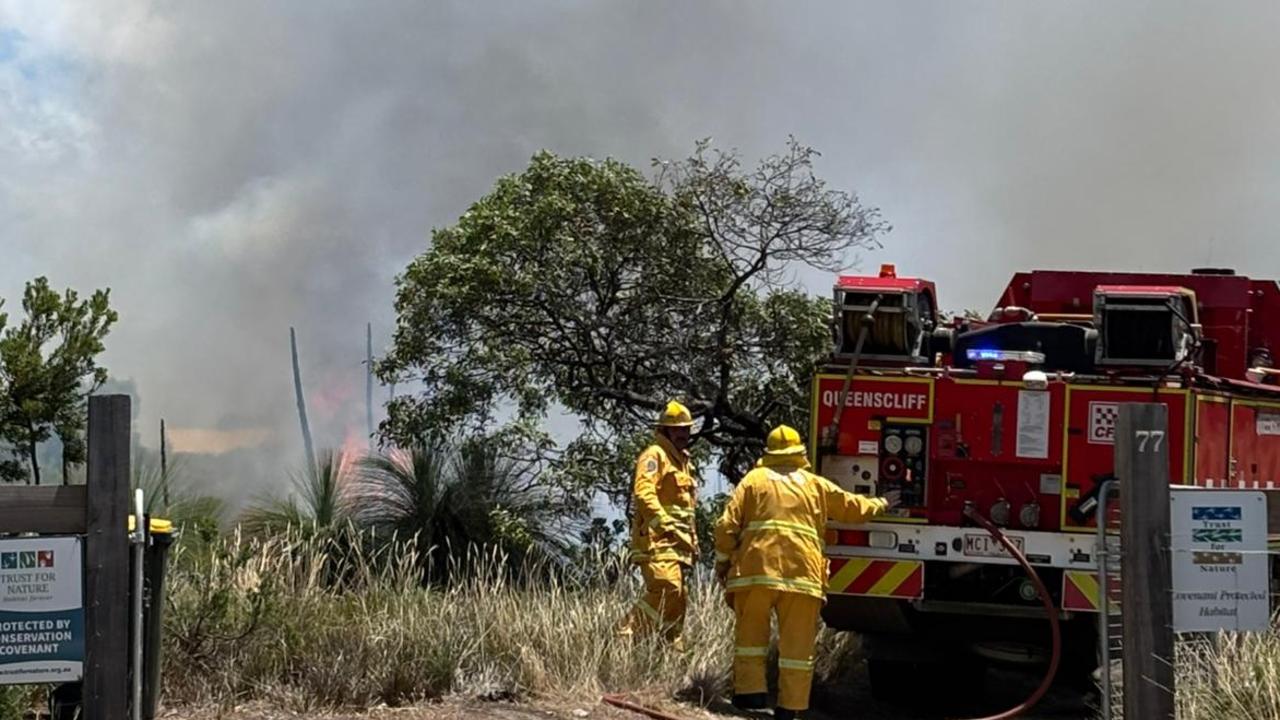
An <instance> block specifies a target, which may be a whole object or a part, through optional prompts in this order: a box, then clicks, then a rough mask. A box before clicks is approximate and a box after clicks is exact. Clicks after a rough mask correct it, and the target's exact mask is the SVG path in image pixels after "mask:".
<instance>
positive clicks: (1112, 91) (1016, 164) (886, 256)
mask: <svg viewBox="0 0 1280 720" xmlns="http://www.w3.org/2000/svg"><path fill="white" fill-rule="evenodd" d="M1277 30H1280V5H1276V4H1275V3H1266V2H1257V3H1252V2H1233V3H1230V4H1224V3H1204V2H1174V1H1170V0H1165V1H1161V2H1110V3H1097V2H1055V3H1010V2H976V1H972V2H960V1H943V0H939V1H937V2H920V1H914V0H902V1H889V0H885V1H883V2H848V1H846V0H841V1H838V2H836V1H832V2H819V1H817V0H811V1H809V2H804V3H783V2H773V3H765V2H752V1H744V0H736V1H729V0H726V1H724V2H705V1H704V2H683V1H681V2H677V1H676V0H661V1H658V2H639V1H634V2H612V3H599V2H575V1H573V0H561V1H558V2H543V1H540V0H524V1H522V2H474V1H470V2H444V1H435V2H382V1H378V0H368V1H367V2H358V3H352V2H327V1H325V0H295V1H292V2H288V1H281V2H273V3H261V2H240V1H237V0H226V1H223V2H217V3H207V2H172V1H166V2H146V1H143V0H94V1H92V2H87V1H86V2H74V1H68V2H59V3H49V2H42V1H40V0H29V1H25V2H23V1H18V0H0V297H4V298H8V299H9V309H10V310H12V309H13V306H14V305H16V304H17V300H18V298H19V296H20V292H21V288H22V285H23V283H24V282H25V281H26V280H28V279H30V278H32V277H34V276H36V275H47V276H48V277H49V278H50V280H51V281H52V282H53V283H54V284H55V285H56V286H59V287H65V286H70V287H75V288H77V289H79V290H81V291H82V292H88V291H89V290H91V289H93V288H99V287H109V288H111V292H112V299H113V302H114V304H115V306H116V307H117V309H118V310H119V311H120V313H121V322H120V323H119V325H118V326H117V328H116V329H115V330H114V332H113V333H112V335H111V336H110V338H109V340H108V348H107V352H106V353H105V355H104V358H103V360H104V363H105V364H106V365H107V366H108V367H109V368H110V370H111V372H112V374H113V376H115V377H117V378H120V379H121V380H129V381H132V382H133V383H134V384H135V386H136V387H137V392H138V394H139V395H140V398H141V407H140V409H139V415H138V422H139V426H140V428H141V431H142V435H143V442H144V443H145V444H150V445H154V444H156V440H155V437H154V436H155V434H156V433H157V432H158V424H159V420H160V418H162V417H163V418H165V419H166V421H167V425H168V427H169V428H170V429H171V430H172V431H173V432H172V435H173V441H174V444H175V446H177V447H178V449H185V450H189V451H215V450H217V451H221V450H237V451H238V455H236V457H239V458H240V460H239V461H237V462H236V463H231V462H230V460H229V461H228V464H227V465H226V466H225V471H224V472H223V473H222V474H223V475H225V476H226V477H223V478H220V479H219V481H218V482H221V483H225V484H226V485H227V488H229V489H228V493H229V494H232V495H235V496H237V497H240V496H243V495H244V494H245V493H247V492H249V491H251V490H255V489H261V488H260V486H262V485H270V483H271V482H272V481H271V479H270V478H272V477H280V476H281V472H282V468H284V467H286V466H288V465H290V464H293V465H296V464H297V463H290V462H286V459H287V458H293V457H297V458H299V459H300V458H301V451H300V441H299V440H298V433H297V430H296V415H295V409H294V401H293V394H292V385H291V378H290V370H289V348H288V330H289V327H290V326H293V327H296V328H297V332H298V336H299V344H300V351H301V356H302V370H303V379H304V382H305V383H306V386H307V392H308V402H309V405H310V407H309V411H310V414H311V417H312V420H313V424H314V425H315V431H316V435H317V444H319V445H324V446H334V445H340V444H342V443H344V442H345V443H350V442H352V441H353V439H355V440H357V441H358V439H359V436H360V435H361V434H363V432H364V402H363V401H364V398H363V393H364V376H363V372H364V371H363V366H362V361H363V359H364V328H365V323H366V322H370V323H372V324H373V329H374V339H375V344H376V346H377V349H380V348H381V347H383V346H384V345H385V344H386V342H387V341H388V338H389V334H390V331H391V327H392V324H393V322H394V314H393V309H392V300H393V296H394V284H393V283H394V278H395V276H396V274H397V273H398V272H400V271H402V270H403V269H404V267H405V266H406V265H407V264H408V263H409V261H410V260H412V258H413V257H415V256H416V255H417V254H419V253H421V252H423V251H424V250H425V249H426V248H427V247H428V245H429V238H430V232H431V229H432V228H433V227H441V226H445V225H448V224H450V223H451V222H453V221H454V220H455V219H456V218H457V217H458V215H459V214H460V213H461V212H462V211H464V210H465V208H466V207H467V205H468V203H469V202H471V201H474V200H475V199H477V198H479V197H480V196H481V195H483V194H484V192H485V191H486V190H487V189H488V188H489V187H490V186H491V185H492V183H493V181H494V180H495V178H497V177H498V176H500V175H502V174H506V173H511V172H517V171H519V170H520V169H521V168H522V167H523V166H524V165H525V164H526V163H527V162H528V160H529V158H530V156H531V155H533V154H534V153H535V152H536V151H538V150H539V149H543V148H546V149H550V150H552V151H554V152H557V153H561V154H567V155H590V156H594V157H604V156H612V157H617V158H620V159H623V160H626V161H629V162H633V163H637V164H647V163H648V161H649V160H650V159H651V158H653V157H679V156H682V155H685V154H687V153H688V152H689V151H690V150H691V149H692V147H693V144H694V142H695V141H696V140H697V139H699V138H704V137H709V138H712V139H713V141H714V142H715V143H716V144H717V145H719V146H721V147H726V148H737V149H739V150H740V151H741V152H742V153H743V154H744V155H745V156H746V157H748V158H754V157H758V156H760V155H762V154H765V153H770V152H773V151H777V150H780V149H782V147H783V146H784V143H785V141H786V138H787V136H788V135H794V136H795V137H796V138H797V139H799V140H800V141H801V142H803V143H806V144H808V145H811V146H813V147H815V148H817V149H818V150H819V151H820V152H821V153H822V157H821V159H820V161H819V165H818V170H819V173H820V174H821V175H822V176H823V177H824V178H825V179H827V180H828V181H829V182H830V183H831V184H832V185H833V186H834V187H837V188H840V189H844V190H848V191H851V192H855V193H857V195H858V196H859V198H860V199H861V200H862V201H863V202H864V203H865V204H867V205H870V206H874V207H878V208H880V209H881V212H882V213H883V216H884V218H885V219H886V220H887V221H888V222H890V223H891V224H892V225H893V230H892V231H891V232H890V233H888V234H887V235H885V236H884V237H883V238H882V241H883V243H884V249H883V250H880V251H876V252H874V253H869V254H866V255H864V256H863V257H862V259H861V264H862V266H863V268H864V269H874V267H875V266H876V265H878V264H879V263H881V262H893V263H895V264H896V265H897V267H898V270H899V273H900V274H904V275H913V276H921V277H926V278H929V279H931V280H934V281H935V282H937V283H938V288H939V295H940V298H939V300H940V304H941V305H942V306H943V307H945V308H949V309H957V310H958V309H963V308H982V309H985V308H988V307H990V305H991V303H992V302H993V301H994V300H995V299H996V297H997V296H998V295H999V292H1000V290H1001V289H1002V288H1003V286H1004V284H1005V282H1007V280H1008V278H1009V276H1010V275H1011V274H1012V273H1013V272H1015V271H1017V270H1024V269H1032V268H1080V269H1105V268H1117V269H1129V270H1170V271H1178V270H1185V269H1189V268H1191V267H1194V266H1202V265H1216V266H1233V267H1236V268H1238V269H1239V270H1241V271H1242V272H1244V273H1246V274H1249V275H1253V276H1260V277H1274V276H1276V275H1278V274H1280V250H1277V249H1276V248H1277V244H1276V242H1275V238H1274V233H1275V228H1277V227H1280V193H1277V190H1278V189H1280V188H1278V187H1277V185H1280V142H1277V141H1278V140H1280V85H1277V83H1276V81H1275V78H1274V76H1273V73H1274V68H1276V67H1280V43H1276V42H1275V37H1276V36H1277ZM798 277H799V278H801V280H802V281H803V282H804V283H805V284H806V285H807V286H808V287H809V288H810V289H812V290H813V291H814V292H815V293H823V294H825V293H826V292H827V289H828V288H829V286H830V284H831V278H830V277H827V276H825V275H822V274H819V273H811V272H806V273H800V274H799V275H798ZM227 457H228V458H230V457H232V456H227ZM273 463H274V464H273Z"/></svg>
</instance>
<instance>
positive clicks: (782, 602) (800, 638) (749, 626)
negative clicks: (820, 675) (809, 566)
mask: <svg viewBox="0 0 1280 720" xmlns="http://www.w3.org/2000/svg"><path fill="white" fill-rule="evenodd" d="M821 611H822V600H821V599H819V598H816V597H813V596H812V595H805V594H802V593H795V592H786V591H782V590H775V589H772V588H767V587H749V588H743V589H741V590H737V591H735V592H734V593H733V612H734V615H736V616H737V625H736V632H735V633H734V638H735V639H734V657H733V692H734V694H736V695H750V694H755V693H764V692H768V686H767V684H766V681H765V659H766V658H767V657H768V655H769V625H770V620H771V619H772V618H771V616H772V615H773V614H775V613H776V614H777V616H778V707H781V708H785V709H787V710H796V711H800V710H808V709H809V688H810V686H811V685H812V684H813V644H814V642H815V641H816V640H817V637H818V614H819V613H820V612H821Z"/></svg>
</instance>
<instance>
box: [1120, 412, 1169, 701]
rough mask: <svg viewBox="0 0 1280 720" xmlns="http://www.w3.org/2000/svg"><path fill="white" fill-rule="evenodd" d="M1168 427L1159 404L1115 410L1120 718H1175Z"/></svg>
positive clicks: (1165, 414) (1164, 414)
mask: <svg viewBox="0 0 1280 720" xmlns="http://www.w3.org/2000/svg"><path fill="white" fill-rule="evenodd" d="M1167 429H1168V408H1167V407H1166V406H1164V405H1161V404H1157V403H1124V404H1122V405H1121V406H1120V414H1119V417H1118V418H1117V422H1116V435H1115V438H1116V450H1115V462H1116V476H1117V477H1118V478H1119V480H1120V504H1121V512H1122V513H1123V515H1122V518H1121V523H1120V526H1121V531H1120V532H1121V539H1122V546H1121V547H1122V548H1123V560H1122V563H1121V569H1120V573H1121V578H1122V580H1121V582H1122V585H1123V593H1122V595H1123V599H1122V608H1121V612H1122V614H1123V616H1124V643H1123V644H1124V716H1125V717H1127V718H1143V719H1144V720H1146V719H1148V718H1150V719H1151V720H1165V719H1166V718H1168V719H1170V720H1172V718H1173V717H1174V714H1173V713H1174V674H1173V593H1172V588H1173V565H1172V562H1171V560H1172V556H1171V552H1170V549H1169V525H1170V516H1169V512H1170V511H1169V442H1168V440H1169V439H1168V435H1167ZM1103 671H1104V672H1106V670H1105V669H1104V670H1103Z"/></svg>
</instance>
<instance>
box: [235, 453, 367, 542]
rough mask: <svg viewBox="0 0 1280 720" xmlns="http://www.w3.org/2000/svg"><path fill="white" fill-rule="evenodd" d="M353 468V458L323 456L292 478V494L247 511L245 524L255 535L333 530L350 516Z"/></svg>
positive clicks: (266, 498)
mask: <svg viewBox="0 0 1280 720" xmlns="http://www.w3.org/2000/svg"><path fill="white" fill-rule="evenodd" d="M353 467H354V463H353V460H352V458H350V457H348V456H347V455H345V454H344V453H343V452H341V451H338V450H329V451H326V452H323V453H321V455H320V457H319V458H317V460H316V464H315V466H314V467H312V468H310V469H308V470H307V471H304V472H302V473H299V474H297V475H295V476H294V477H293V478H292V480H293V483H292V484H293V492H292V493H291V494H289V495H287V496H285V497H283V498H282V497H278V496H268V497H265V498H262V499H261V500H259V501H258V502H257V503H256V504H254V505H253V506H251V507H250V508H249V509H248V510H246V511H245V513H244V515H243V517H242V518H241V524H242V525H243V527H244V528H245V529H246V530H248V531H249V532H251V533H254V534H271V533H278V532H281V531H283V530H285V529H288V528H300V527H305V528H309V529H310V530H311V531H314V532H326V531H328V530H331V529H333V528H334V527H336V526H338V525H339V524H341V523H344V522H345V521H346V520H347V518H348V515H349V509H350V505H349V503H348V497H347V491H348V486H349V481H350V478H351V475H352V472H353Z"/></svg>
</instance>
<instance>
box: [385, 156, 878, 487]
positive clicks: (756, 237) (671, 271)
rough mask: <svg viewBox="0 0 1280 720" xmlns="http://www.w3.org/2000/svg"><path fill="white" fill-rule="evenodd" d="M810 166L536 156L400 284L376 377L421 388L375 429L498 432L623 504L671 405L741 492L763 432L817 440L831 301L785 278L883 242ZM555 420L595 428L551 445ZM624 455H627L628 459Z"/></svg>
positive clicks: (390, 433)
mask: <svg viewBox="0 0 1280 720" xmlns="http://www.w3.org/2000/svg"><path fill="white" fill-rule="evenodd" d="M816 156H817V153H816V152H815V151H814V150H812V149H811V148H808V147H805V146H802V145H800V144H799V143H797V142H796V141H795V140H794V139H793V140H791V141H790V142H789V143H788V144H787V147H786V149H785V150H784V151H783V152H782V153H780V154H777V155H773V156H770V157H767V158H765V159H763V160H762V161H761V162H760V163H759V164H758V165H757V166H756V167H755V168H754V169H750V170H748V169H744V168H743V167H742V164H741V160H740V158H739V156H738V155H737V154H736V153H733V152H722V151H718V150H714V149H713V148H711V147H710V145H709V144H707V143H705V142H704V143H700V144H698V146H697V148H696V151H695V152H694V154H693V155H692V156H691V157H689V158H687V159H684V160H681V161H676V162H658V161H655V163H654V168H655V173H654V175H653V177H651V178H650V177H646V176H645V175H644V174H642V173H641V172H639V171H637V170H636V169H634V168H632V167H630V166H628V165H626V164H623V163H620V162H617V161H614V160H605V161H600V162H597V161H593V160H590V159H585V158H561V157H557V156H555V155H552V154H550V153H547V152H542V153H539V154H537V155H535V156H534V157H533V160H532V162H531V163H530V165H529V167H528V168H527V169H525V170H524V171H523V172H521V173H519V174H517V175H511V176H507V177H503V178H501V179H499V180H498V181H497V183H496V184H495V186H494V188H493V190H492V191H491V192H490V193H489V194H488V195H486V196H485V197H483V198H481V199H480V200H479V201H477V202H476V203H475V204H473V205H472V206H471V207H470V208H469V209H468V210H467V211H466V213H464V214H463V215H462V217H460V218H459V219H458V221H457V223H456V224H455V225H453V226H451V227H446V228H443V229H439V230H436V231H435V232H434V233H433V236H432V241H433V242H432V246H431V248H430V249H429V250H428V251H427V252H425V253H423V254H422V255H421V256H419V257H418V258H417V259H415V260H414V261H413V263H412V264H411V265H410V266H409V268H408V269H407V270H406V272H405V273H404V274H403V275H402V276H401V277H400V278H398V280H397V295H396V312H397V318H398V320H397V327H396V331H395V336H394V342H393V345H392V348H391V350H390V352H389V353H388V355H387V356H386V357H385V358H383V359H382V361H381V363H380V367H379V373H380V375H381V377H382V378H383V379H384V380H386V381H388V382H398V383H401V385H402V386H403V385H404V384H405V383H409V382H417V383H420V385H421V388H422V390H421V392H420V393H418V394H417V395H404V394H401V395H399V396H397V397H396V398H395V399H394V400H393V401H392V402H391V403H390V405H389V406H388V413H389V417H388V419H387V421H386V422H384V423H383V425H382V427H381V431H382V434H383V436H384V439H385V440H387V441H390V442H399V443H404V442H412V441H413V439H415V438H418V437H423V436H426V435H429V434H431V433H433V432H439V431H442V430H449V431H455V430H457V429H459V428H466V429H470V430H475V431H481V430H483V429H484V428H487V427H491V426H492V425H493V424H494V423H495V418H497V417H499V415H500V414H508V413H509V414H510V415H511V419H510V420H508V421H507V424H506V428H507V429H508V430H514V431H516V432H517V434H521V435H522V436H523V437H525V438H527V439H528V440H530V441H531V442H532V443H533V445H534V447H537V448H539V449H540V450H541V451H542V456H543V457H544V458H545V459H546V460H547V461H548V462H549V465H548V469H549V470H550V471H552V472H553V473H554V477H557V478H559V479H561V480H571V481H576V482H578V483H579V484H585V485H587V486H588V487H593V486H594V487H596V488H598V489H603V490H605V491H607V492H609V493H610V494H611V495H612V496H613V497H614V498H615V499H620V498H622V497H623V496H625V488H626V485H627V480H628V479H629V478H628V477H627V476H628V475H629V471H628V470H627V465H628V464H629V459H628V458H626V457H623V456H621V455H620V451H619V448H621V447H623V446H626V445H629V444H634V443H635V442H636V438H637V437H640V436H643V435H644V434H646V433H647V431H646V430H645V428H646V427H647V426H648V424H649V423H650V422H651V421H652V418H653V417H654V415H655V413H656V412H657V411H658V410H659V409H660V408H661V407H662V406H663V405H664V404H665V402H666V401H667V399H668V398H670V397H679V398H681V399H683V400H684V402H685V403H686V404H687V405H689V406H690V407H691V409H692V410H693V411H694V413H695V414H696V415H698V416H700V417H701V418H702V420H703V424H702V426H701V429H700V431H699V432H698V434H697V437H698V438H700V439H701V440H703V441H705V442H706V443H707V445H708V446H709V449H708V450H704V452H705V453H706V454H707V455H708V456H709V457H713V458H715V459H718V461H719V465H720V469H721V471H722V472H724V473H725V474H726V475H727V476H728V477H730V478H731V479H736V478H737V477H739V476H740V475H741V474H742V473H743V472H744V471H745V470H746V469H747V468H748V467H749V464H750V462H751V461H752V460H753V459H754V457H755V455H756V453H757V452H758V451H759V449H760V447H761V446H762V444H763V439H764V436H765V434H766V433H767V430H768V427H769V426H770V424H772V423H776V422H789V423H794V424H797V426H798V427H805V423H804V420H805V418H806V417H807V415H808V403H807V401H806V398H807V396H808V383H809V381H810V375H811V372H812V370H813V368H814V363H815V360H817V359H818V358H820V357H821V356H822V355H824V354H825V353H826V352H827V351H828V349H829V345H830V342H831V331H830V301H829V300H828V299H826V298H816V297H812V296H810V295H808V294H807V293H805V292H804V291H803V290H801V289H799V288H798V287H797V286H796V284H795V281H794V277H793V275H792V271H793V269H794V268H795V266H797V265H807V266H810V267H814V268H818V269H821V270H825V271H829V272H835V271H837V270H839V269H840V268H842V267H845V266H846V265H847V264H848V263H850V262H851V261H852V259H853V258H851V257H850V254H851V252H852V251H854V250H857V249H859V248H869V247H873V246H876V244H877V240H876V238H877V236H878V235H879V234H880V233H882V232H885V231H887V230H888V229H889V228H888V226H887V225H886V224H884V223H883V222H881V221H880V219H879V214H878V212H877V211H876V210H875V209H871V208H866V207H864V206H862V205H861V204H860V203H859V201H858V199H857V198H856V197H855V196H854V195H852V194H849V193H845V192H841V191H836V190H832V189H829V188H828V187H827V186H826V184H825V183H824V182H823V181H822V180H821V179H819V178H818V177H817V176H816V175H815V174H814V172H813V161H814V159H815V158H816ZM553 410H556V411H558V410H566V411H568V412H569V413H571V414H573V415H575V416H577V417H578V418H580V419H581V421H582V423H583V433H582V435H581V437H580V438H578V439H577V440H576V441H574V442H572V443H570V444H569V445H568V446H566V447H563V448H560V447H554V446H553V444H552V443H550V442H549V440H548V436H547V435H546V434H545V431H544V429H543V420H544V419H545V418H546V417H547V416H548V414H549V413H551V412H552V411H553ZM629 450H630V449H628V452H629Z"/></svg>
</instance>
